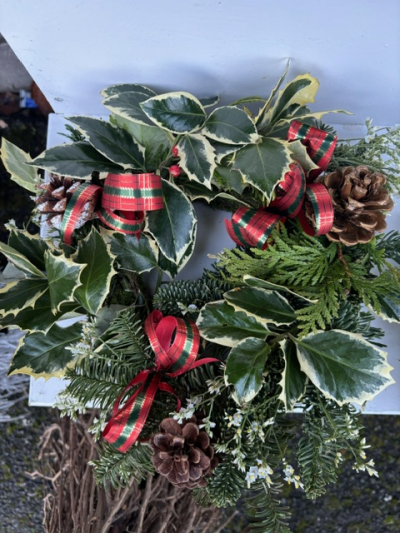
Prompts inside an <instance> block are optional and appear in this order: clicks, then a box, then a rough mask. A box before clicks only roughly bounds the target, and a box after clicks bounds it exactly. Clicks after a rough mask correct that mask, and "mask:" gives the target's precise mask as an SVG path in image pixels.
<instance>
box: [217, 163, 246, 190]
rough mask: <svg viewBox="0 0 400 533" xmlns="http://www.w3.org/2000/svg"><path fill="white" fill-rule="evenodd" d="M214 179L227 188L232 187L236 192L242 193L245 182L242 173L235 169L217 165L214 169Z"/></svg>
mask: <svg viewBox="0 0 400 533" xmlns="http://www.w3.org/2000/svg"><path fill="white" fill-rule="evenodd" d="M214 181H216V182H217V183H218V184H222V186H223V187H224V188H225V187H227V188H228V189H232V190H233V191H235V192H237V193H238V194H242V192H243V189H244V188H245V184H244V182H243V179H242V175H241V174H240V172H238V171H237V170H233V169H232V168H231V167H223V166H221V165H218V166H217V168H216V169H215V171H214Z"/></svg>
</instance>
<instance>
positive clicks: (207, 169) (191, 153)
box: [178, 133, 217, 189]
mask: <svg viewBox="0 0 400 533" xmlns="http://www.w3.org/2000/svg"><path fill="white" fill-rule="evenodd" d="M178 149H179V156H180V158H181V159H180V161H179V166H180V167H181V168H182V169H183V170H184V171H185V172H186V174H187V176H188V178H189V179H190V180H192V181H197V182H199V183H201V184H202V185H205V186H206V187H208V188H209V189H211V178H212V176H213V173H214V170H215V167H216V166H217V164H216V162H215V153H214V149H213V147H212V146H211V144H210V143H209V141H208V140H207V139H206V138H205V137H203V135H200V134H198V133H197V134H192V135H183V137H182V138H181V140H180V141H179V144H178Z"/></svg>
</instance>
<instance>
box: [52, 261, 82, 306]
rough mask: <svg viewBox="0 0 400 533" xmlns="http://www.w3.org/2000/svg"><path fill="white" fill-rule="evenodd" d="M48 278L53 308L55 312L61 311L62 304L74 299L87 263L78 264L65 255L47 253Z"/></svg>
mask: <svg viewBox="0 0 400 533" xmlns="http://www.w3.org/2000/svg"><path fill="white" fill-rule="evenodd" d="M45 263H46V272H47V278H48V280H49V293H50V302H51V310H52V312H53V313H54V314H56V313H57V311H60V308H61V304H63V303H65V302H72V301H74V292H75V289H77V288H78V287H80V286H81V285H82V283H81V282H80V276H81V274H82V271H83V269H84V268H85V267H86V266H87V265H86V264H76V263H74V262H73V261H72V260H71V259H68V258H67V257H65V256H64V255H60V256H55V255H53V254H52V253H51V252H49V251H47V252H46V253H45Z"/></svg>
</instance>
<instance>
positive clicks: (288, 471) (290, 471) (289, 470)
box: [283, 464, 304, 489]
mask: <svg viewBox="0 0 400 533" xmlns="http://www.w3.org/2000/svg"><path fill="white" fill-rule="evenodd" d="M283 473H284V474H285V478H284V479H285V481H287V482H288V483H289V485H290V484H291V483H293V484H294V486H295V488H296V489H298V488H299V487H300V488H302V489H304V484H303V483H302V482H301V481H300V476H297V475H295V474H294V468H293V467H292V466H290V465H288V464H286V465H285V468H284V469H283Z"/></svg>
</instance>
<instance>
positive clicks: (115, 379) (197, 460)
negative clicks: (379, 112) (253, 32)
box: [0, 72, 400, 532]
mask: <svg viewBox="0 0 400 533" xmlns="http://www.w3.org/2000/svg"><path fill="white" fill-rule="evenodd" d="M285 74H286V72H285ZM284 78H285V75H284V76H282V78H281V79H280V80H279V82H278V84H277V86H276V87H275V88H274V89H273V91H272V92H271V94H270V96H269V97H268V98H267V99H265V98H262V97H258V96H252V97H248V98H243V99H241V100H238V101H236V102H234V103H232V104H230V105H224V106H218V98H207V99H197V98H196V97H194V96H192V95H191V94H188V93H185V92H170V93H166V94H156V93H155V92H154V91H153V90H151V89H149V88H148V87H145V86H142V85H138V84H120V85H114V86H111V87H108V88H107V89H105V90H104V91H102V96H103V98H104V106H105V107H106V108H107V109H108V110H109V111H110V121H109V122H108V121H103V120H100V119H97V118H93V117H85V116H73V117H69V119H68V120H69V121H70V124H71V125H69V126H68V127H67V130H68V133H67V136H68V137H69V141H70V142H68V143H66V144H62V145H60V146H55V147H52V148H49V149H48V150H46V151H45V152H44V153H43V154H41V155H40V156H39V157H37V158H36V159H34V160H31V159H30V157H29V155H28V154H26V153H24V152H22V151H21V150H19V149H18V148H17V147H16V146H14V145H12V144H11V143H9V142H7V141H5V140H4V139H3V144H2V159H3V162H4V164H5V166H6V168H7V170H8V171H9V173H10V174H11V179H13V180H15V181H17V182H18V183H19V184H20V185H21V186H22V187H24V188H26V189H28V190H29V191H31V192H32V193H33V194H34V195H35V198H34V200H35V203H36V206H35V209H34V214H33V216H34V218H35V220H36V221H37V223H38V224H39V223H40V224H41V225H42V226H45V227H46V228H47V229H46V233H45V234H44V233H43V232H42V236H39V235H37V234H36V235H34V234H31V233H30V232H28V231H27V229H18V228H17V227H16V226H15V224H13V223H12V222H10V224H9V225H8V227H9V231H10V234H9V241H8V244H7V245H6V244H1V245H0V250H1V252H2V253H3V254H4V255H5V256H6V257H7V258H8V260H9V263H8V265H7V267H6V268H5V271H4V273H3V277H4V280H5V284H4V286H3V288H2V289H1V290H0V307H1V309H0V316H1V320H0V325H1V327H18V328H20V329H22V330H25V331H26V333H25V335H24V337H23V338H22V340H21V341H20V344H19V346H18V347H17V349H16V352H15V355H14V357H13V360H12V362H11V366H10V371H9V373H10V374H14V373H26V374H29V375H31V376H34V377H40V376H43V377H45V378H47V377H50V376H65V377H66V378H67V379H68V385H67V387H66V390H65V391H64V392H63V393H61V395H60V399H59V404H60V406H61V407H62V409H63V410H64V412H66V413H69V414H70V415H72V416H73V415H74V413H76V412H77V411H81V410H85V409H86V408H87V406H88V405H91V406H93V407H95V408H97V409H99V413H100V414H99V417H98V419H97V420H96V422H95V424H94V426H93V428H92V430H93V432H94V433H95V434H96V436H97V438H98V439H99V459H98V460H96V461H95V462H94V468H95V471H96V475H97V478H98V480H99V481H102V482H104V483H105V484H107V483H108V482H109V481H111V483H112V484H113V485H124V484H127V483H129V482H130V481H131V479H132V478H134V479H135V480H136V481H140V480H142V479H144V478H145V477H146V476H147V475H148V473H157V475H161V476H166V477H167V478H168V480H169V481H170V482H171V483H172V484H174V485H177V486H178V487H185V488H189V489H191V490H192V491H193V496H194V498H195V499H196V501H197V502H198V503H199V504H200V505H214V506H217V507H224V506H228V505H234V504H235V502H236V501H237V500H238V499H239V498H240V497H241V496H242V495H244V496H245V497H246V503H245V506H246V510H247V513H248V516H249V521H250V524H251V527H254V529H255V530H256V531H265V532H269V531H274V532H278V531H287V526H286V523H287V517H288V511H287V509H286V508H284V507H282V508H281V504H280V496H279V495H280V491H281V487H282V483H283V482H287V483H289V484H290V483H293V484H294V485H295V487H296V488H301V489H303V490H304V491H305V492H306V494H307V496H308V497H309V498H312V499H314V498H317V497H318V496H320V495H322V494H323V493H324V492H325V490H326V485H327V484H329V483H333V482H335V480H336V478H337V471H338V466H339V464H340V463H341V461H342V460H343V457H349V456H350V457H351V459H352V462H353V468H354V469H355V470H357V471H360V470H362V471H365V470H366V471H367V472H368V473H369V474H370V475H376V471H375V469H374V463H373V460H372V459H369V458H367V457H366V454H365V448H367V445H366V443H365V439H363V438H362V435H361V433H360V431H361V429H362V428H361V425H360V421H359V418H358V411H357V409H356V408H355V407H354V405H353V404H354V403H356V404H358V405H360V406H362V405H363V404H364V403H365V402H366V401H368V400H371V399H372V398H373V397H375V396H376V395H377V394H378V393H379V392H380V391H382V390H383V389H385V388H386V387H387V386H389V385H391V384H392V383H393V379H392V378H391V376H390V371H391V367H390V366H389V364H388V363H387V360H386V353H385V352H384V351H383V350H382V347H383V346H384V345H383V344H381V342H380V339H381V337H382V336H383V332H382V331H381V330H380V329H378V328H377V327H375V326H374V325H372V324H371V323H372V320H373V319H374V316H375V315H378V316H380V317H383V318H384V319H387V320H389V321H392V322H400V271H399V269H398V268H397V267H396V266H395V264H400V234H399V233H398V232H395V231H392V232H388V233H383V234H381V232H383V231H384V230H385V228H386V222H385V216H386V214H387V213H388V212H389V211H391V210H392V208H393V205H394V204H393V200H392V198H391V193H395V192H396V191H399V190H400V178H399V151H398V147H399V146H400V144H399V143H400V131H399V129H392V130H391V129H384V130H381V131H378V130H377V129H376V128H374V127H372V125H371V122H370V121H367V123H366V125H367V130H368V132H367V136H366V137H365V138H361V139H352V140H342V141H341V140H338V139H337V135H336V133H335V131H334V130H333V128H332V127H331V126H329V125H327V124H325V123H324V122H322V117H323V116H324V115H325V114H326V113H328V112H329V113H332V112H335V113H338V112H344V111H324V112H312V111H311V110H310V109H309V108H308V107H307V106H308V104H310V103H313V102H314V99H315V95H316V92H317V90H318V87H319V83H318V81H317V80H316V79H315V78H313V77H312V76H310V75H309V74H305V75H300V76H297V77H296V78H295V79H294V80H293V81H291V82H289V83H287V84H286V85H285V86H284V87H283V89H281V86H282V84H283V83H284ZM38 168H39V169H44V170H45V171H47V172H48V175H47V177H46V179H44V178H42V177H41V174H40V173H39V174H38V172H37V169H38ZM193 202H207V203H209V204H211V205H212V206H215V207H217V208H219V209H223V210H225V211H229V212H230V213H231V214H229V215H227V219H226V221H225V224H226V230H227V232H228V234H229V235H230V237H231V238H232V240H233V241H234V242H233V243H232V244H234V243H235V244H236V245H237V246H236V247H234V248H233V249H231V250H223V251H221V253H220V254H219V255H218V256H217V257H216V258H215V259H216V261H215V263H214V264H213V266H212V267H210V268H209V269H208V270H205V271H204V273H203V275H202V277H201V278H200V279H197V280H193V281H177V280H174V278H175V276H176V275H177V274H178V273H179V272H180V271H181V270H182V268H183V267H184V266H185V265H186V263H187V261H188V260H189V258H190V257H191V255H192V253H193V248H194V245H195V239H196V214H195V210H194V208H193ZM152 270H153V271H155V272H156V273H157V276H156V277H157V280H155V279H154V283H153V286H152V283H151V281H149V280H148V279H145V278H146V276H143V274H144V273H147V272H149V271H152ZM164 274H167V275H168V276H169V279H170V281H165V279H164V278H163V275H164ZM65 318H70V319H71V318H75V321H73V322H72V323H70V325H65V323H63V322H61V323H60V324H58V322H59V321H60V320H64V319H65ZM77 318H78V320H77ZM295 410H300V411H302V412H303V417H302V418H297V417H293V416H291V415H290V413H292V412H293V411H295ZM300 425H301V432H302V436H301V439H300V441H299V443H298V446H297V450H296V452H295V453H292V455H288V454H289V451H288V442H289V441H290V439H291V438H292V437H293V434H294V428H296V427H297V426H300ZM299 429H300V428H299ZM342 454H343V455H342Z"/></svg>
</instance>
